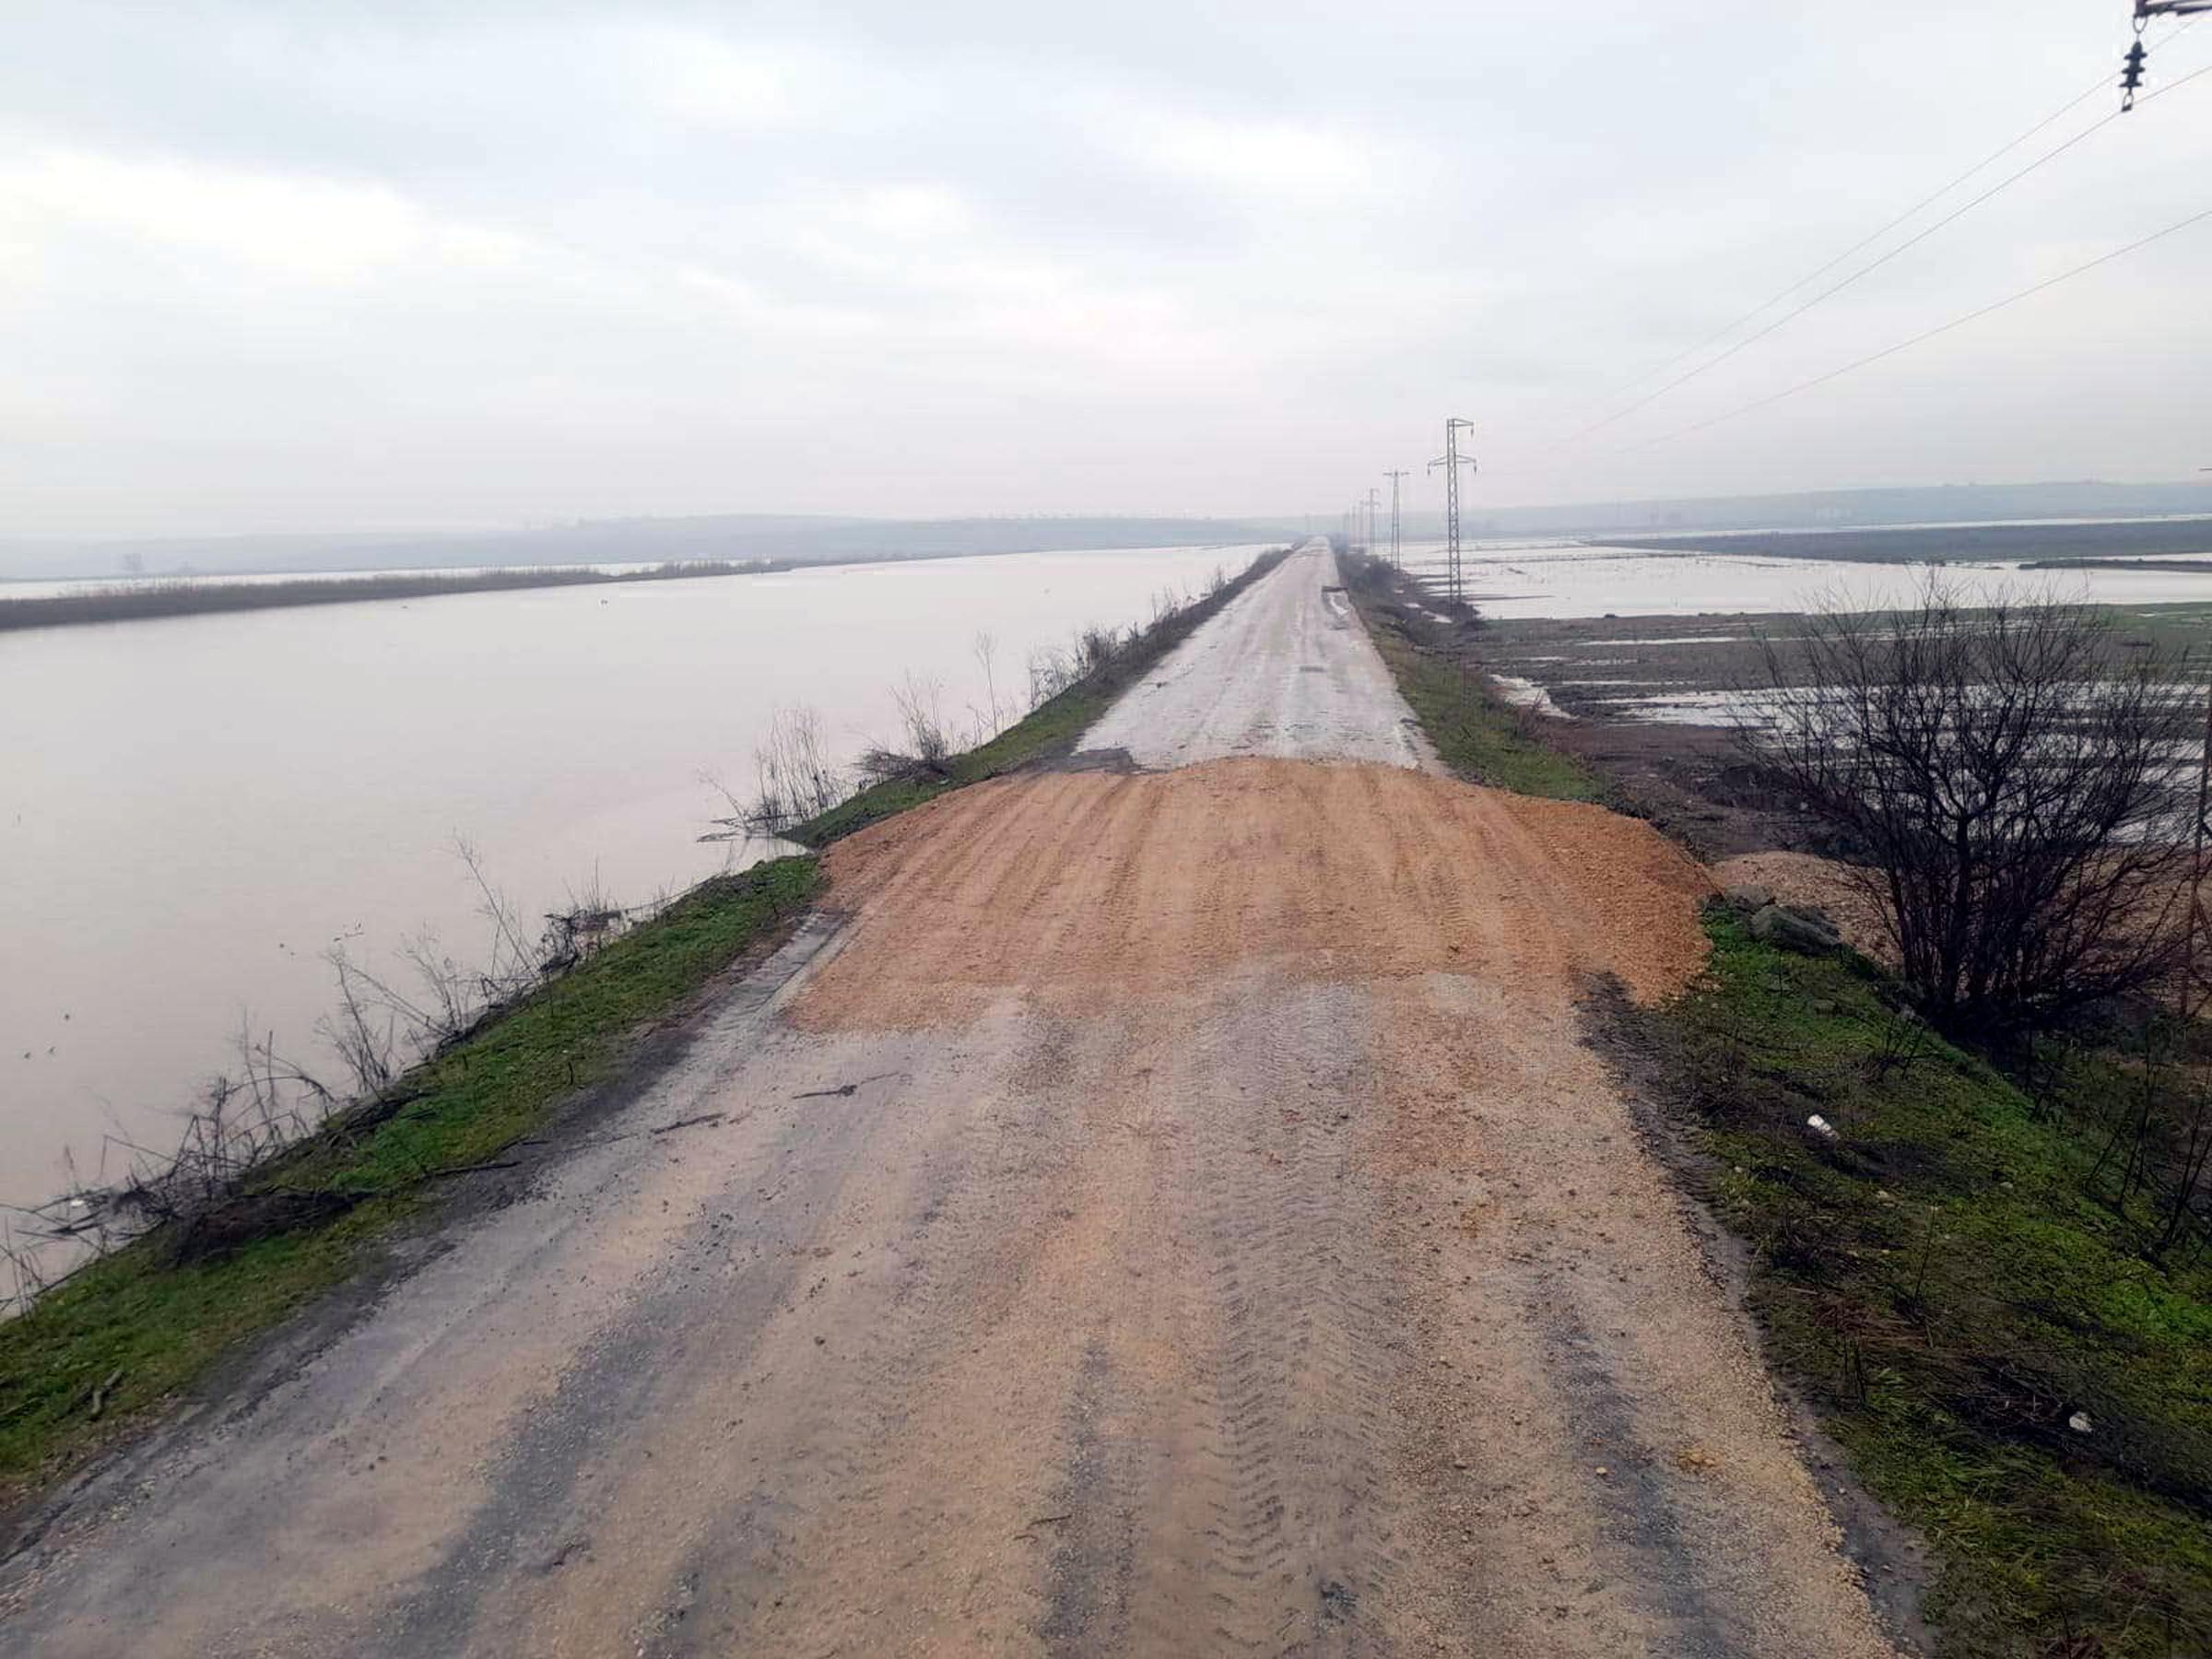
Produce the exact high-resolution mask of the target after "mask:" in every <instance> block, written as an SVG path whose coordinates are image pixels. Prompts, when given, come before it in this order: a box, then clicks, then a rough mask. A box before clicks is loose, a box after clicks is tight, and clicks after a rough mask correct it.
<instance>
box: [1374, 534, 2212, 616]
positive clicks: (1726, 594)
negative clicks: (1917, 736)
mask: <svg viewBox="0 0 2212 1659" xmlns="http://www.w3.org/2000/svg"><path fill="white" fill-rule="evenodd" d="M1461 557H1462V571H1463V574H1464V579H1465V582H1466V587H1467V597H1468V599H1469V600H1470V601H1471V602H1472V603H1473V604H1474V605H1475V606H1477V608H1478V609H1479V610H1481V612H1482V613H1483V614H1484V615H1485V616H1488V617H1497V618H1516V617H1605V616H1618V617H1652V616H1669V617H1690V616H1703V615H1708V614H1710V615H1716V616H1726V615H1739V614H1747V613H1749V614H1757V613H1759V612H1771V611H1794V610H1804V609H1806V607H1808V606H1813V605H1816V604H1818V603H1820V602H1821V601H1822V600H1823V599H1824V598H1826V597H1827V596H1829V595H1831V594H1843V595H1845V596H1846V598H1847V599H1848V601H1849V602H1850V603H1852V604H1854V605H1862V606H1865V608H1868V609H1872V608H1875V607H1877V606H1881V605H1885V604H1891V603H1895V602H1897V601H1900V600H1904V599H1909V598H1911V597H1912V594H1914V593H1915V592H1916V591H1917V590H1918V588H1919V586H1920V584H1921V583H1922V582H1924V581H1925V579H1926V578H1927V576H1928V575H1929V574H1930V573H1931V571H1936V570H1938V569H1939V570H1940V573H1941V574H1942V575H1943V576H1944V577H1945V578H1947V580H1949V581H1952V582H1956V583H1957V584H1958V585H1959V586H1960V587H1961V588H1963V589H1964V590H1965V591H1966V592H1967V593H1968V594H1987V593H1990V592H1992V591H1994V590H1996V589H2000V588H2011V589H2015V590H2018V591H2032V592H2036V593H2049V592H2054V593H2057V594H2061V595H2063V596H2065V597H2066V598H2084V599H2088V600H2092V601H2094V602H2096V603H2098V604H2100V605H2171V604H2176V603H2188V602H2193V601H2203V602H2206V603H2212V571H2188V570H2173V571H2159V570H2111V569H2099V568H2094V567H2092V568H2088V569H2082V570H2066V571H2023V570H2021V569H2020V568H2019V567H2018V565H2017V564H2014V563H2003V564H1997V563H1988V564H1969V563H1962V562H1950V563H1947V564H1945V565H1943V566H1941V567H1933V566H1928V565H1912V564H1867V563H1862V562H1854V561H1847V560H1843V559H1774V558H1756V557H1752V556H1750V555H1747V554H1735V553H1658V552H1653V551H1650V550H1649V549H1639V548H1631V547H1598V546H1587V547H1584V546H1574V545H1562V544H1561V543H1559V542H1558V541H1547V542H1496V541H1486V542H1473V543H1468V544H1467V545H1466V546H1465V548H1464V549H1463V551H1462V556H1461ZM2196 557H2197V558H2198V559H2199V560H2200V561H2201V560H2202V559H2203V558H2204V556H2203V555H2201V554H2200V555H2197V556H2196ZM1406 567H1407V568H1408V569H1409V570H1412V571H1415V572H1416V573H1417V574H1418V575H1420V576H1422V577H1424V578H1427V579H1429V580H1430V581H1431V582H1436V583H1439V584H1441V580H1442V573H1443V553H1442V550H1441V547H1439V546H1438V545H1437V544H1436V543H1433V542H1422V543H1407V544H1406Z"/></svg>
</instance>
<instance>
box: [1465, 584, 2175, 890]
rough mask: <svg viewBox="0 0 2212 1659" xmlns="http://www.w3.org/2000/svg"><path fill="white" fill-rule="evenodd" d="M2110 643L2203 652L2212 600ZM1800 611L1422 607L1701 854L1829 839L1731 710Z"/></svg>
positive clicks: (2123, 615) (2153, 619) (2138, 624)
mask: <svg viewBox="0 0 2212 1659" xmlns="http://www.w3.org/2000/svg"><path fill="white" fill-rule="evenodd" d="M2115 616H2116V618H2117V622H2118V626H2117V627H2116V628H2115V629H2114V630H2113V635H2112V643H2113V648H2114V649H2115V650H2118V651H2136V650H2139V649H2143V648H2146V647H2151V648H2157V649H2160V650H2164V651H2167V652H2171V653H2176V654H2183V653H2185V654H2186V655H2187V657H2188V658H2189V659H2190V660H2191V661H2193V662H2197V663H2204V662H2206V661H2212V606H2204V605H2162V606H2143V607H2141V608H2139V609H2130V610H2123V611H2118V612H2116V613H2115ZM1803 625H1804V619H1803V617H1802V615H1801V614H1798V613H1767V614H1759V615H1747V616H1716V615H1708V616H1700V617H1602V618H1563V619H1538V618H1531V619H1507V620H1499V621H1490V620H1485V621H1483V622H1481V623H1480V624H1478V625H1477V626H1476V627H1475V628H1472V629H1450V628H1447V627H1445V626H1443V625H1442V624H1441V619H1437V618H1430V623H1429V627H1428V638H1427V640H1426V641H1425V642H1426V643H1428V644H1429V645H1430V648H1431V649H1437V650H1447V651H1451V652H1453V653H1461V654H1464V655H1465V658H1466V659H1467V660H1468V661H1469V662H1471V663H1472V664H1474V665H1476V666H1477V667H1478V668H1479V669H1480V670H1481V672H1482V673H1483V674H1485V675H1486V676H1487V677H1488V678H1489V680H1490V682H1491V684H1492V685H1493V687H1494V688H1496V690H1497V692H1498V694H1499V695H1500V697H1501V698H1503V699H1504V700H1506V701H1508V702H1510V703H1512V704H1514V705H1515V706H1517V707H1519V708H1521V709H1523V710H1524V711H1526V714H1527V718H1528V719H1529V721H1530V723H1531V726H1532V729H1533V730H1535V731H1537V732H1539V733H1540V734H1541V735H1542V736H1543V739H1544V741H1545V742H1547V743H1549V744H1552V745H1555V746H1556V747H1560V748H1563V749H1565V750H1567V751H1568V752H1570V753H1571V754H1574V755H1577V756H1580V757H1582V758H1583V759H1587V760H1589V761H1591V762H1592V763H1593V764H1594V765H1595V766H1596V767H1597V768H1598V770H1600V771H1603V772H1604V773H1606V775H1607V776H1609V777H1613V778H1615V779H1617V780H1618V781H1619V783H1620V787H1621V791H1622V794H1623V798H1624V801H1625V803H1626V804H1627V805H1629V806H1631V807H1632V808H1633V809H1634V810H1636V811H1638V812H1640V813H1641V814H1642V815H1644V816H1646V817H1648V818H1652V819H1653V821H1654V822H1655V823H1657V824H1658V825H1659V826H1660V827H1661V828H1662V829H1664V830H1666V831H1667V832H1668V833H1670V834H1673V835H1676V836H1677V838H1678V839H1680V840H1682V841H1684V842H1686V843H1687V844H1688V845H1689V846H1690V847H1691V848H1692V849H1693V850H1694V851H1696V852H1697V853H1699V854H1700V856H1701V857H1706V858H1726V857H1731V856H1735V855H1737V854H1740V853H1753V852H1760V851H1766V850H1771V849H1789V850H1794V851H1826V850H1827V849H1825V848H1823V847H1822V846H1821V845H1820V844H1819V842H1818V839H1817V837H1816V836H1815V834H1814V832H1813V830H1812V829H1811V827H1810V826H1808V825H1806V824H1805V823H1804V822H1802V821H1801V820H1798V819H1797V818H1794V817H1793V816H1792V815H1790V814H1787V813H1785V812H1783V811H1781V810H1780V809H1779V808H1778V807H1777V806H1776V804H1775V803H1774V802H1773V801H1771V799H1770V798H1768V797H1767V796H1766V795H1764V794H1762V793H1761V792H1759V790H1758V789H1757V787H1756V786H1755V785H1754V783H1753V782H1752V780H1751V777H1750V774H1749V771H1748V770H1747V768H1746V767H1745V766H1744V765H1743V762H1742V756H1741V754H1740V752H1739V750H1738V747H1737V742H1736V737H1735V726H1736V724H1737V723H1736V716H1737V714H1738V713H1739V712H1748V711H1751V710H1752V708H1753V705H1754V700H1755V699H1756V697H1757V695H1758V691H1759V688H1760V687H1762V686H1764V685H1767V684H1770V683H1771V681H1770V680H1769V679H1768V666H1767V657H1766V645H1767V644H1768V643H1770V642H1771V643H1772V644H1773V645H1774V646H1775V647H1776V650H1777V657H1776V661H1777V663H1778V664H1779V665H1782V666H1783V668H1784V669H1785V670H1786V669H1787V668H1788V667H1789V666H1790V663H1791V658H1790V650H1789V648H1790V645H1791V642H1792V641H1793V640H1794V638H1795V637H1796V636H1797V635H1798V634H1799V632H1800V631H1801V629H1802V628H1803Z"/></svg>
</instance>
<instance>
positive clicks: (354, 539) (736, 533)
mask: <svg viewBox="0 0 2212 1659" xmlns="http://www.w3.org/2000/svg"><path fill="white" fill-rule="evenodd" d="M1304 534H1305V531H1304V530H1303V529H1302V528H1301V527H1300V524H1299V523H1295V522H1292V521H1289V520H1283V521H1279V522H1250V521H1244V520H1235V519H1203V518H1047V517H1035V518H972V519H861V518H802V517H792V516H789V515H771V514H766V513H737V514H728V515H720V516H715V517H712V518H665V519H663V518H644V519H602V520H589V521H584V522H581V523H578V524H561V525H556V526H551V527H547V528H542V529H529V530H500V531H486V532H477V533H457V534H426V535H251V536H228V537H218V536H201V537H169V538H163V539H158V540H139V541H104V542H60V541H51V542H0V577H16V578H23V577H107V576H114V575H118V574H122V573H124V572H134V573H135V572H143V573H144V574H147V575H149V576H152V575H171V574H178V573H206V574H218V575H248V574H259V573H263V572H268V571H301V572H312V571H395V570H410V569H420V568H426V567H427V568H432V569H444V568H448V567H475V566H480V565H571V564H627V563H653V564H657V563H661V562H664V561H666V560H671V559H679V560H686V561H688V560H694V559H732V560H742V559H794V560H796V561H798V562H801V563H807V564H825V563H834V562H838V561H841V560H859V559H936V558H943V557H946V556H947V555H953V554H962V553H1030V552H1038V551H1041V550H1045V549H1049V548H1068V549H1084V548H1104V547H1192V546H1199V547H1204V546H1211V545H1214V544H1217V543H1221V544H1227V543H1239V542H1279V541H1285V540H1289V539H1293V538H1295V537H1298V536H1301V535H1304Z"/></svg>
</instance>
